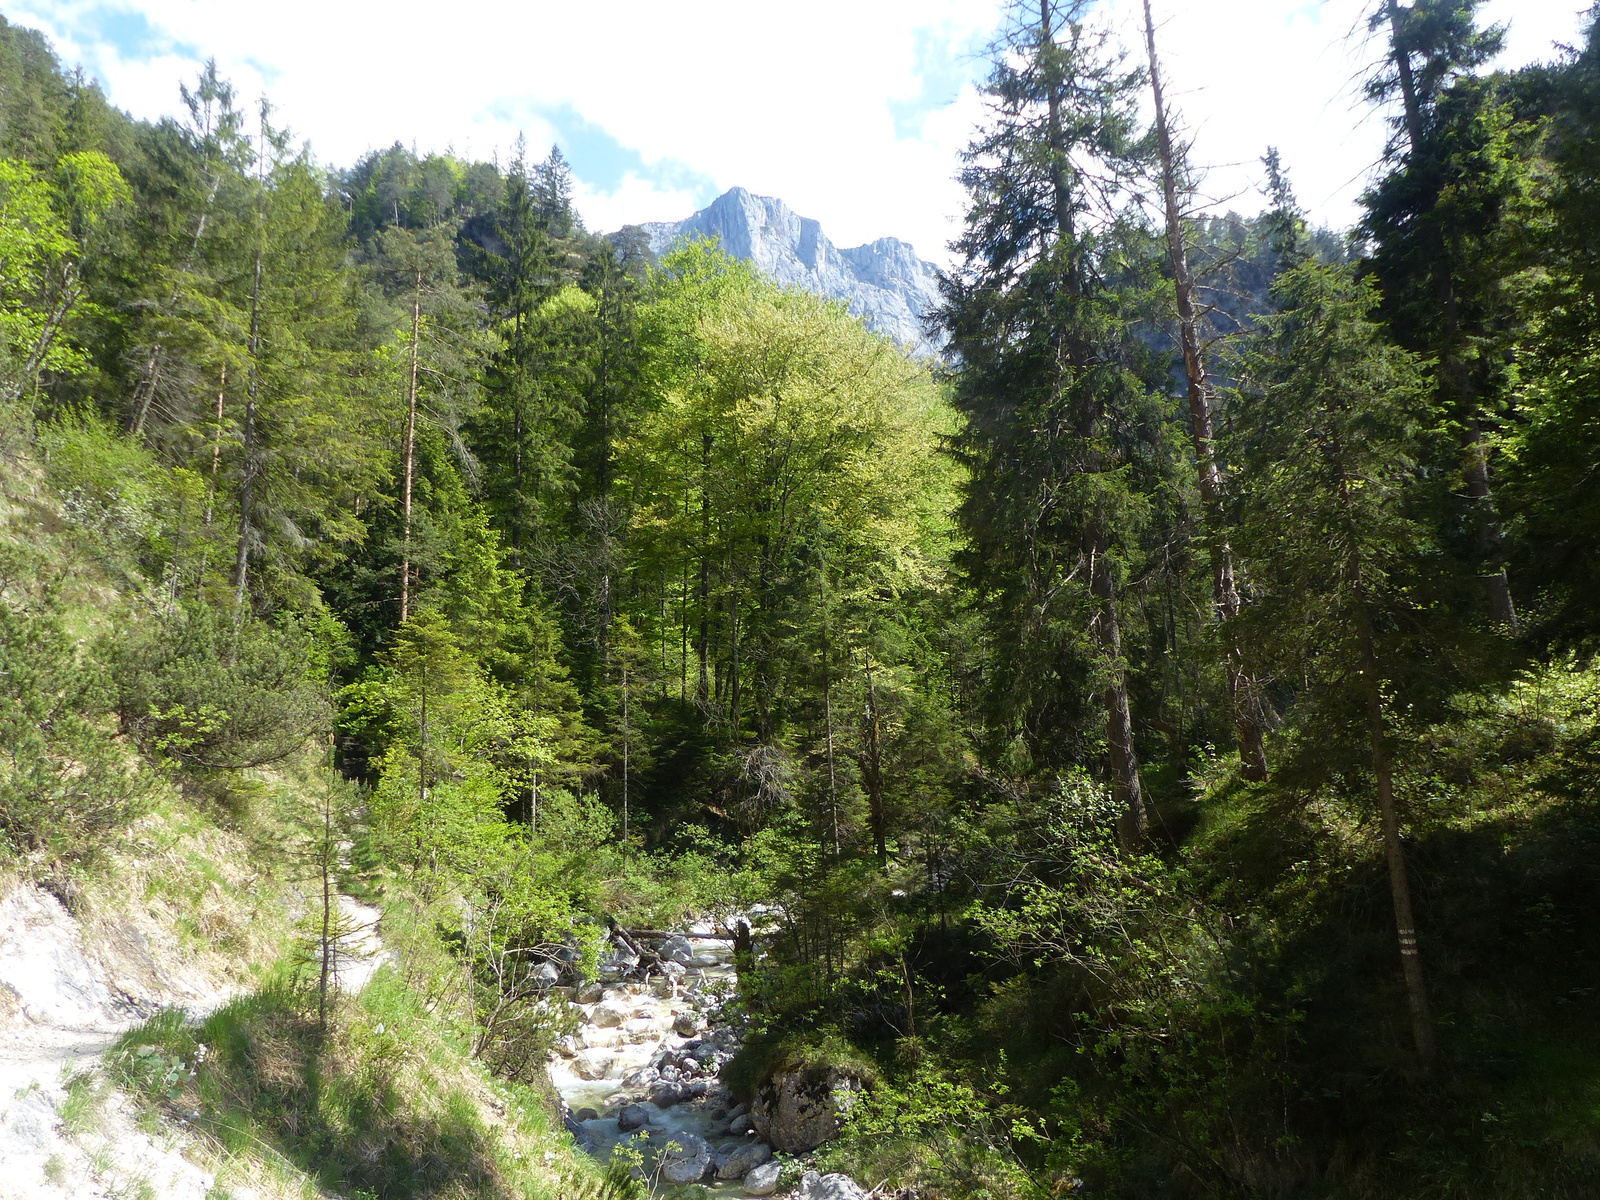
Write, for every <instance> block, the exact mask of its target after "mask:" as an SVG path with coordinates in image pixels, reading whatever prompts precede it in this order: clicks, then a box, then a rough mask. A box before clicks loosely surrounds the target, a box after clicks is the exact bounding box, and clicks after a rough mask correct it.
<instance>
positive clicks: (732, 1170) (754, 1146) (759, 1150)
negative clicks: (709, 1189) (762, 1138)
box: [717, 1142, 772, 1179]
mask: <svg viewBox="0 0 1600 1200" xmlns="http://www.w3.org/2000/svg"><path fill="white" fill-rule="evenodd" d="M771 1158H772V1147H771V1146H769V1145H767V1144H766V1143H765V1142H751V1143H749V1144H748V1145H745V1146H735V1147H734V1148H733V1149H732V1150H729V1151H728V1152H727V1153H726V1154H719V1155H717V1178H718V1179H743V1178H744V1177H745V1176H746V1175H748V1174H750V1172H751V1171H753V1170H755V1169H756V1168H757V1167H759V1166H760V1165H761V1164H762V1163H764V1162H768V1161H770V1160H771Z"/></svg>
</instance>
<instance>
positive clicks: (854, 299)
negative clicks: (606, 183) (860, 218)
mask: <svg viewBox="0 0 1600 1200" xmlns="http://www.w3.org/2000/svg"><path fill="white" fill-rule="evenodd" d="M640 228H641V229H643V230H644V232H645V234H646V236H647V237H648V238H649V241H650V249H651V250H652V251H653V252H655V253H656V254H660V253H661V252H662V251H664V250H666V249H667V248H668V247H669V246H671V245H672V243H673V242H675V241H677V240H678V239H679V238H683V237H707V236H710V237H715V238H717V239H718V240H719V241H720V242H721V243H722V248H723V249H724V250H726V251H727V252H728V253H729V254H731V255H733V256H734V257H736V258H743V259H748V260H749V261H750V262H753V263H754V264H755V265H756V266H757V267H759V268H760V269H761V270H762V271H763V272H765V273H766V274H767V275H769V276H771V277H772V278H773V279H775V280H777V281H778V282H779V283H782V284H785V285H788V286H792V287H802V288H805V289H807V290H808V291H812V292H817V293H819V294H821V295H824V296H831V297H833V298H834V299H836V300H843V301H844V302H845V303H846V304H848V305H849V306H850V311H851V312H853V313H855V314H856V315H857V316H859V317H861V318H862V319H863V320H864V321H866V323H867V324H868V325H870V326H871V327H872V328H873V329H876V330H877V331H878V332H879V333H883V334H887V335H888V336H889V337H892V338H894V339H895V340H896V341H898V342H901V343H903V344H905V345H907V346H910V347H911V348H912V349H913V350H914V351H915V352H917V353H919V354H936V353H937V352H938V347H939V339H938V335H937V333H936V332H934V331H932V330H930V328H929V325H928V321H929V318H930V317H931V316H932V314H933V312H934V310H935V309H936V308H937V307H938V305H939V275H938V272H937V271H936V270H935V269H934V267H933V265H932V264H931V263H927V262H924V261H923V260H922V259H920V258H918V257H917V254H916V251H915V250H913V249H912V248H911V247H910V246H908V245H907V244H906V243H905V242H902V241H899V240H898V239H896V238H887V237H886V238H879V239H878V240H877V241H875V242H869V243H868V244H867V245H865V246H855V247H852V248H850V249H848V250H841V249H839V248H838V247H837V246H835V245H834V244H833V243H832V242H830V241H829V240H828V237H827V235H826V234H824V233H823V232H822V226H821V225H820V224H818V223H817V222H816V221H813V220H811V219H810V218H808V217H802V216H800V215H799V214H797V213H796V212H795V211H794V210H793V209H792V208H790V207H789V206H788V205H787V204H785V203H784V202H783V201H782V200H777V199H774V198H772V197H771V196H754V195H751V194H750V193H749V192H747V191H745V190H744V188H737V187H736V188H734V189H732V190H731V191H728V192H724V193H723V194H722V195H721V196H718V197H717V198H716V199H715V200H714V201H712V202H711V204H710V205H709V206H707V207H706V208H702V209H701V210H700V211H699V212H697V213H695V214H694V216H692V217H689V218H688V219H686V220H683V221H652V222H650V223H649V224H646V225H641V226H640Z"/></svg>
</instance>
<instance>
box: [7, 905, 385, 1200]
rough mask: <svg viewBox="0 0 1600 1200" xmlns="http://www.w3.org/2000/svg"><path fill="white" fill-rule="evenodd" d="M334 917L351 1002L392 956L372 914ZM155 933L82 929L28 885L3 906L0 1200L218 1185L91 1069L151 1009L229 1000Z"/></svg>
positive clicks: (97, 1199) (196, 1197)
mask: <svg viewBox="0 0 1600 1200" xmlns="http://www.w3.org/2000/svg"><path fill="white" fill-rule="evenodd" d="M339 906H340V910H341V921H340V924H341V927H342V928H344V929H346V930H348V932H347V933H346V934H345V936H344V937H342V938H341V939H340V946H339V951H338V955H337V960H336V966H337V969H336V979H337V983H338V986H339V987H340V988H341V990H344V991H347V992H358V991H360V990H361V988H362V987H364V986H365V985H366V982H367V980H369V979H370V978H371V977H372V973H373V972H374V971H376V970H377V968H378V967H379V966H381V965H382V963H383V962H384V961H386V960H387V958H388V952H387V951H385V950H384V949H383V945H382V942H381V941H380V940H379V938H378V935H377V921H378V915H379V914H378V912H377V910H376V909H372V908H368V907H367V906H365V905H362V904H359V903H358V902H356V901H355V900H352V899H351V898H350V897H348V896H343V895H341V896H340V897H339ZM164 933H165V931H162V930H160V929H158V928H155V927H153V926H150V925H141V923H140V922H139V920H138V919H137V917H136V915H131V914H130V915H127V916H123V917H104V916H102V917H97V918H94V919H92V920H91V921H90V922H89V923H88V924H87V925H85V923H84V922H82V921H80V920H79V919H78V918H77V917H76V916H74V915H73V914H72V913H71V912H69V911H68V910H67V908H66V906H65V905H63V904H62V903H61V901H60V900H59V899H57V898H56V897H55V896H53V895H51V894H50V893H49V892H46V891H44V890H43V889H42V888H39V887H37V886H35V885H33V884H27V883H24V884H18V885H16V886H14V887H12V889H11V890H10V891H9V892H8V893H6V894H5V895H4V896H3V897H0V1200H24V1198H27V1200H33V1198H35V1197H68V1196H70V1197H74V1198H80V1197H81V1198H82V1200H112V1198H113V1197H122V1196H128V1195H139V1194H143V1195H146V1196H151V1197H154V1198H155V1200H204V1197H205V1196H206V1195H207V1193H209V1192H210V1191H211V1189H212V1187H213V1185H214V1184H215V1179H214V1178H213V1176H212V1175H211V1173H210V1172H208V1171H206V1170H204V1169H203V1168H201V1167H199V1166H197V1165H196V1164H195V1163H193V1162H191V1161H190V1160H189V1158H188V1157H186V1155H185V1153H184V1151H185V1149H186V1146H187V1138H186V1136H185V1135H184V1133H183V1131H182V1130H180V1129H162V1130H161V1131H159V1132H157V1133H155V1134H152V1133H150V1132H148V1131H147V1130H146V1129H143V1128H140V1127H139V1126H138V1125H137V1124H136V1123H135V1119H134V1117H135V1113H134V1110H133V1105H132V1104H131V1103H130V1102H129V1101H128V1100H127V1099H126V1098H125V1097H123V1096H120V1095H118V1094H116V1093H115V1092H112V1091H110V1090H109V1089H107V1088H106V1087H105V1085H104V1083H103V1082H102V1081H101V1080H100V1079H99V1077H98V1071H97V1070H96V1068H97V1067H98V1066H99V1063H100V1061H101V1058H102V1056H103V1055H104V1054H105V1052H106V1051H107V1050H108V1049H109V1048H110V1047H111V1046H112V1044H113V1043H114V1042H115V1041H116V1039H117V1038H118V1037H119V1036H121V1035H122V1034H123V1033H125V1032H126V1031H127V1030H128V1029H130V1028H132V1027H133V1026H135V1025H137V1024H139V1023H140V1022H141V1021H143V1020H145V1019H147V1018H148V1017H150V1016H151V1015H153V1014H154V1013H156V1012H157V1011H159V1010H161V1009H163V1008H172V1007H176V1008H182V1009H183V1010H184V1011H185V1012H186V1013H188V1014H189V1016H190V1017H191V1018H193V1019H199V1018H202V1017H204V1016H206V1015H208V1014H209V1013H211V1012H213V1011H215V1010H216V1009H217V1008H219V1007H221V1006H222V1005H223V1004H226V1003H227V1002H228V1001H229V1000H231V999H232V998H233V997H234V996H235V995H236V994H237V987H236V986H235V985H233V984H230V983H226V982H219V981H217V980H214V979H211V978H209V977H207V975H206V974H205V973H204V972H203V971H201V970H200V969H199V968H198V967H196V966H194V965H193V964H190V963H186V962H185V961H184V957H185V956H183V955H182V954H180V953H177V952H176V951H177V947H176V946H175V945H174V944H172V942H171V938H170V935H166V936H164ZM91 1099H92V1100H93V1101H94V1102H93V1103H91V1102H90V1101H91ZM240 1194H242V1193H240Z"/></svg>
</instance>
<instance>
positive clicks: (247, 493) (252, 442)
mask: <svg viewBox="0 0 1600 1200" xmlns="http://www.w3.org/2000/svg"><path fill="white" fill-rule="evenodd" d="M259 216H260V214H259V213H258V214H257V217H258V220H259ZM262 236H263V237H264V236H265V233H264V232H263V234H262ZM265 253H266V250H265V247H264V246H263V245H261V243H260V242H259V241H258V242H257V244H256V267H255V281H254V283H252V284H251V287H250V343H249V346H250V378H249V382H248V384H247V386H246V387H245V401H244V427H243V430H242V431H241V432H242V437H241V442H242V446H241V450H242V453H243V458H244V463H243V467H242V469H241V471H240V475H239V549H238V554H237V556H236V557H235V559H234V563H233V601H234V604H235V606H237V607H239V608H241V609H242V608H243V606H244V589H245V582H246V580H247V579H248V577H249V572H250V519H251V517H252V515H253V513H252V507H253V505H254V502H255V481H256V463H255V455H256V400H257V398H258V395H259V388H260V384H261V357H260V356H261V274H262V270H263V266H264V264H263V262H262V259H263V258H264V256H265Z"/></svg>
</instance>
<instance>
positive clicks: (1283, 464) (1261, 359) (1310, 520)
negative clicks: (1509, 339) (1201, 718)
mask: <svg viewBox="0 0 1600 1200" xmlns="http://www.w3.org/2000/svg"><path fill="white" fill-rule="evenodd" d="M1295 257H1296V258H1297V259H1298V261H1296V262H1295V263H1294V265H1293V266H1291V267H1290V268H1289V269H1288V270H1287V271H1285V272H1284V274H1283V275H1282V276H1281V277H1280V278H1279V280H1278V282H1277V283H1276V284H1275V285H1274V287H1273V297H1274V299H1275V301H1276V302H1277V305H1278V309H1279V311H1278V312H1277V313H1275V314H1273V315H1271V316H1268V317H1265V318H1263V320H1264V321H1265V334H1264V338H1263V341H1262V342H1261V343H1260V344H1258V345H1257V346H1255V347H1254V348H1253V349H1252V350H1251V351H1250V353H1249V354H1248V355H1247V356H1246V358H1245V371H1246V376H1247V380H1248V384H1247V387H1246V388H1245V391H1244V392H1243V394H1242V395H1241V398H1240V401H1241V402H1240V405H1239V409H1238V413H1237V417H1236V422H1237V425H1236V428H1237V437H1238V445H1239V449H1240V455H1241V459H1242V461H1243V462H1244V465H1245V466H1244V470H1243V471H1242V472H1241V481H1240V491H1241V500H1240V506H1241V521H1240V532H1239V542H1240V545H1241V547H1242V548H1243V549H1244V551H1245V553H1246V554H1247V556H1248V561H1249V563H1250V567H1251V578H1252V580H1254V581H1255V582H1256V586H1257V589H1258V592H1259V595H1258V597H1257V599H1256V600H1255V601H1254V602H1253V603H1252V605H1251V606H1250V608H1249V609H1248V610H1247V611H1246V613H1245V616H1244V618H1243V620H1244V621H1246V622H1247V623H1248V624H1249V626H1250V628H1251V630H1252V632H1253V634H1254V640H1255V642H1256V644H1257V645H1258V646H1260V647H1261V650H1262V653H1263V655H1264V656H1266V657H1269V658H1270V659H1271V660H1272V661H1274V662H1276V663H1277V664H1278V666H1279V667H1280V669H1281V670H1282V671H1283V673H1284V674H1285V675H1286V676H1288V677H1291V678H1294V679H1296V680H1298V681H1299V682H1300V686H1301V690H1302V694H1301V696H1300V697H1299V699H1298V703H1297V709H1298V713H1297V719H1298V720H1299V721H1300V722H1301V723H1302V724H1304V725H1305V726H1307V727H1308V728H1310V729H1312V730H1314V735H1313V736H1312V737H1310V738H1307V739H1305V742H1304V744H1303V746H1302V750H1301V753H1302V755H1303V756H1311V757H1314V758H1316V759H1317V760H1318V761H1317V762H1316V763H1315V764H1312V765H1313V766H1315V767H1317V768H1319V769H1320V770H1322V771H1325V772H1332V771H1336V770H1350V771H1359V770H1360V769H1361V766H1362V763H1361V757H1362V755H1364V756H1365V759H1366V762H1365V768H1366V771H1367V773H1368V774H1369V776H1370V778H1371V779H1372V781H1373V789H1374V792H1375V795H1376V799H1377V807H1378V811H1379V819H1380V823H1381V827H1382V837H1383V848H1384V856H1385V859H1386V861H1387V864H1388V874H1389V886H1390V894H1391V898H1392V900H1393V907H1394V922H1395V933H1396V938H1397V940H1398V943H1399V949H1400V962H1401V968H1402V973H1403V977H1404V981H1405V987H1406V995H1407V998H1408V1001H1409V1006H1410V1011H1411V1025H1412V1035H1413V1039H1414V1042H1415V1046H1416V1050H1417V1053H1418V1055H1419V1057H1420V1059H1421V1060H1422V1062H1423V1063H1424V1065H1426V1064H1429V1063H1431V1062H1432V1060H1433V1057H1434V1054H1435V1039H1434V1028H1433V1017H1432V1014H1431V1011H1430V1009H1429V1003H1428V992H1427V987H1426V983H1425V980H1424V975H1423V966H1422V957H1421V952H1420V949H1419V946H1418V941H1417V922H1416V917H1415V914H1414V912H1413V909H1412V900H1411V884H1410V880H1409V876H1408V873H1407V867H1406V857H1405V851H1404V847H1403V843H1402V840H1401V812H1400V803H1401V801H1400V798H1399V797H1397V795H1396V792H1395V726H1396V719H1397V709H1398V710H1399V711H1402V712H1403V711H1405V710H1406V709H1407V708H1409V707H1410V706H1411V705H1412V704H1413V703H1414V702H1415V701H1416V698H1417V692H1418V689H1419V682H1418V681H1419V678H1421V679H1427V678H1434V679H1437V678H1440V677H1443V676H1444V675H1446V674H1447V672H1446V671H1443V670H1441V669H1440V663H1439V661H1438V657H1437V655H1436V654H1435V653H1433V652H1432V651H1431V650H1430V647H1429V646H1428V644H1427V638H1426V635H1424V634H1419V633H1418V631H1419V630H1427V629H1428V628H1429V626H1430V624H1432V625H1433V626H1434V627H1436V628H1437V627H1438V626H1440V625H1441V624H1444V625H1448V623H1449V622H1448V621H1447V620H1445V619H1443V618H1442V616H1441V614H1440V613H1439V612H1438V611H1437V609H1435V611H1432V612H1430V611H1428V608H1427V604H1428V597H1429V596H1430V594H1433V595H1437V593H1432V592H1430V589H1429V588H1428V587H1426V586H1425V583H1426V580H1427V575H1428V571H1429V563H1430V561H1431V560H1432V558H1433V550H1434V547H1433V546H1432V544H1431V541H1430V538H1429V535H1428V530H1427V528H1426V526H1425V524H1424V523H1423V522H1421V521H1419V520H1418V519H1417V517H1416V515H1415V509H1416V501H1417V496H1418V492H1419V490H1420V487H1419V485H1420V482H1421V479H1420V472H1419V470H1418V465H1417V464H1418V459H1419V457H1420V456H1421V455H1422V453H1423V452H1424V449H1425V447H1424V445H1423V442H1422V439H1421V430H1420V429H1419V421H1418V418H1419V415H1420V414H1421V413H1422V412H1423V410H1424V407H1425V406H1424V405H1422V404H1421V403H1420V402H1419V401H1420V400H1421V397H1422V395H1423V393H1424V387H1423V377H1422V372H1421V369H1420V364H1419V363H1418V361H1417V360H1416V359H1415V358H1414V357H1413V356H1412V355H1410V354H1408V353H1407V352H1406V351H1404V350H1402V349H1400V348H1398V347H1395V346H1393V345H1391V344H1390V343H1389V342H1388V341H1387V340H1386V339H1385V337H1384V336H1383V332H1382V330H1381V329H1380V328H1379V327H1378V326H1377V325H1376V324H1375V323H1374V322H1373V319H1372V314H1373V310H1374V308H1375V307H1376V302H1377V297H1376V294H1375V292H1374V289H1373V287H1372V284H1371V281H1370V280H1366V281H1358V280H1357V279H1356V278H1355V276H1354V272H1353V269H1352V268H1350V267H1347V266H1324V265H1321V264H1319V263H1316V262H1314V261H1312V260H1310V259H1309V258H1307V257H1306V256H1304V255H1297V256H1295ZM1430 618H1432V620H1431V621H1430Z"/></svg>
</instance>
